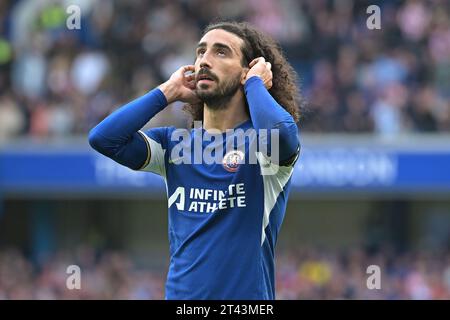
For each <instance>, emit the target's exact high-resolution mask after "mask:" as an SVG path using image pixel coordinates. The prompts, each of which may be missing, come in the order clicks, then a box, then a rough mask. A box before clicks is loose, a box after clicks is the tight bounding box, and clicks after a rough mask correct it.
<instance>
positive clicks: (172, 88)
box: [159, 65, 200, 104]
mask: <svg viewBox="0 0 450 320" xmlns="http://www.w3.org/2000/svg"><path fill="white" fill-rule="evenodd" d="M194 71H195V66H193V65H187V66H183V67H181V68H179V69H178V70H177V71H175V72H174V73H172V75H171V76H170V78H169V80H167V81H166V82H164V83H163V84H161V85H160V86H159V89H160V90H161V91H162V92H163V93H164V95H165V96H166V99H167V102H168V103H169V104H170V103H172V102H174V101H182V102H187V103H191V104H194V103H198V102H200V99H199V98H198V97H197V95H196V93H195V73H194Z"/></svg>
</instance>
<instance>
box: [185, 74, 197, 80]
mask: <svg viewBox="0 0 450 320" xmlns="http://www.w3.org/2000/svg"><path fill="white" fill-rule="evenodd" d="M185 79H186V81H188V82H189V81H192V80H194V79H195V73H190V74H187V75H185Z"/></svg>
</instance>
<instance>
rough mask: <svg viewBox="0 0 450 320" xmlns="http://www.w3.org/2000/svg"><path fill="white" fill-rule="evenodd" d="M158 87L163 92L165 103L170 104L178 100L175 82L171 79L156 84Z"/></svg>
mask: <svg viewBox="0 0 450 320" xmlns="http://www.w3.org/2000/svg"><path fill="white" fill-rule="evenodd" d="M158 89H159V90H161V92H162V93H163V94H164V96H165V97H166V100H167V104H171V103H172V102H174V101H177V100H178V90H177V87H176V85H175V84H173V83H172V82H171V81H166V82H164V83H162V84H161V85H159V86H158Z"/></svg>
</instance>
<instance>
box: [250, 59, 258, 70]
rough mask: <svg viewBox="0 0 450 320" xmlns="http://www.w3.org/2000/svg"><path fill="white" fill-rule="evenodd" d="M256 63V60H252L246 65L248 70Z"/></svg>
mask: <svg viewBox="0 0 450 320" xmlns="http://www.w3.org/2000/svg"><path fill="white" fill-rule="evenodd" d="M257 62H258V59H253V60H252V61H251V62H250V64H249V65H248V66H249V67H250V68H251V67H253V66H254V65H255V64H256V63H257Z"/></svg>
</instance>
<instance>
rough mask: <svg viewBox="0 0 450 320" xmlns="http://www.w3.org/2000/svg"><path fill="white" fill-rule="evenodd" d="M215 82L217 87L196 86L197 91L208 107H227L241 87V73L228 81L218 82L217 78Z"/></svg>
mask: <svg viewBox="0 0 450 320" xmlns="http://www.w3.org/2000/svg"><path fill="white" fill-rule="evenodd" d="M215 84H216V85H217V87H216V88H215V89H213V90H208V89H198V88H196V89H195V92H196V94H197V96H198V97H199V98H200V100H201V101H202V102H203V103H204V104H206V106H207V107H208V108H210V109H213V110H219V109H225V108H226V107H227V105H228V102H229V101H230V100H231V98H232V97H233V96H234V95H235V94H236V92H237V91H238V90H239V89H240V88H241V79H240V75H237V76H236V77H233V78H231V79H229V80H227V81H226V82H222V81H220V82H218V81H217V78H215Z"/></svg>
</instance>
